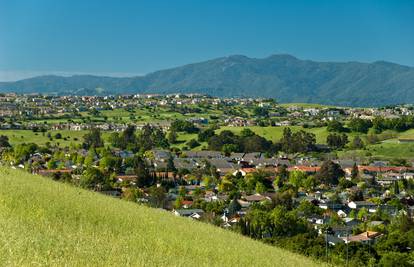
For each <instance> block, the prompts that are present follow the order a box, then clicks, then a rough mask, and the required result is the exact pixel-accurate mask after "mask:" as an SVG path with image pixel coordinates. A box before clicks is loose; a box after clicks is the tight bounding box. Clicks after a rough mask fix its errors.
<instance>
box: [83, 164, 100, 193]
mask: <svg viewBox="0 0 414 267" xmlns="http://www.w3.org/2000/svg"><path fill="white" fill-rule="evenodd" d="M103 182H104V174H103V173H102V172H101V171H100V170H99V169H98V168H94V167H88V168H87V169H86V170H85V171H84V172H83V173H82V175H81V177H80V185H81V186H82V187H84V188H89V189H99V187H100V186H101V185H102V184H103Z"/></svg>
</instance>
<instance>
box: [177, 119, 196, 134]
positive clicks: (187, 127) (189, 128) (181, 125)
mask: <svg viewBox="0 0 414 267" xmlns="http://www.w3.org/2000/svg"><path fill="white" fill-rule="evenodd" d="M170 130H172V131H176V132H186V133H198V132H199V131H200V129H199V128H197V127H196V126H195V125H194V123H192V122H190V121H185V120H175V121H173V122H172V123H171V126H170Z"/></svg>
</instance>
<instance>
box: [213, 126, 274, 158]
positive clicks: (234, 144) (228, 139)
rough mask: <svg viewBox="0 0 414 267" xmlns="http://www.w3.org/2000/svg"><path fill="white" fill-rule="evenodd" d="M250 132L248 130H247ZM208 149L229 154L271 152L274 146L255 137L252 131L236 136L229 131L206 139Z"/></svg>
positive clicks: (259, 137) (263, 139)
mask: <svg viewBox="0 0 414 267" xmlns="http://www.w3.org/2000/svg"><path fill="white" fill-rule="evenodd" d="M248 131H250V130H248ZM208 148H209V149H211V150H216V151H223V152H224V153H226V154H227V153H230V152H271V151H272V149H275V146H274V145H273V144H272V142H271V141H268V140H266V138H263V137H261V136H258V135H256V134H255V133H253V132H252V131H250V132H249V133H246V132H244V133H243V132H242V134H241V135H236V134H234V133H233V132H231V131H227V130H225V131H222V132H221V133H220V134H218V135H213V136H211V137H210V138H209V139H208Z"/></svg>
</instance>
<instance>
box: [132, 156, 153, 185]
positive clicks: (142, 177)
mask: <svg viewBox="0 0 414 267" xmlns="http://www.w3.org/2000/svg"><path fill="white" fill-rule="evenodd" d="M132 164H133V168H134V173H135V175H136V176H137V178H136V185H137V186H138V187H145V186H150V185H152V183H153V182H154V177H151V174H150V172H149V170H148V167H147V165H146V164H145V162H144V160H143V159H142V158H141V157H140V156H134V158H133V163H132Z"/></svg>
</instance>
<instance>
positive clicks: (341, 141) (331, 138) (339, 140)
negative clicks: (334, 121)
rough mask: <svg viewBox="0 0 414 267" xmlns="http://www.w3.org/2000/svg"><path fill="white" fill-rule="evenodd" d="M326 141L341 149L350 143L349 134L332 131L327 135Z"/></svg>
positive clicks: (334, 147)
mask: <svg viewBox="0 0 414 267" xmlns="http://www.w3.org/2000/svg"><path fill="white" fill-rule="evenodd" d="M326 143H327V144H328V146H330V147H332V148H333V149H341V148H344V147H345V145H346V144H347V143H348V136H347V135H346V134H336V133H331V134H329V135H328V136H327V137H326Z"/></svg>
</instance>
